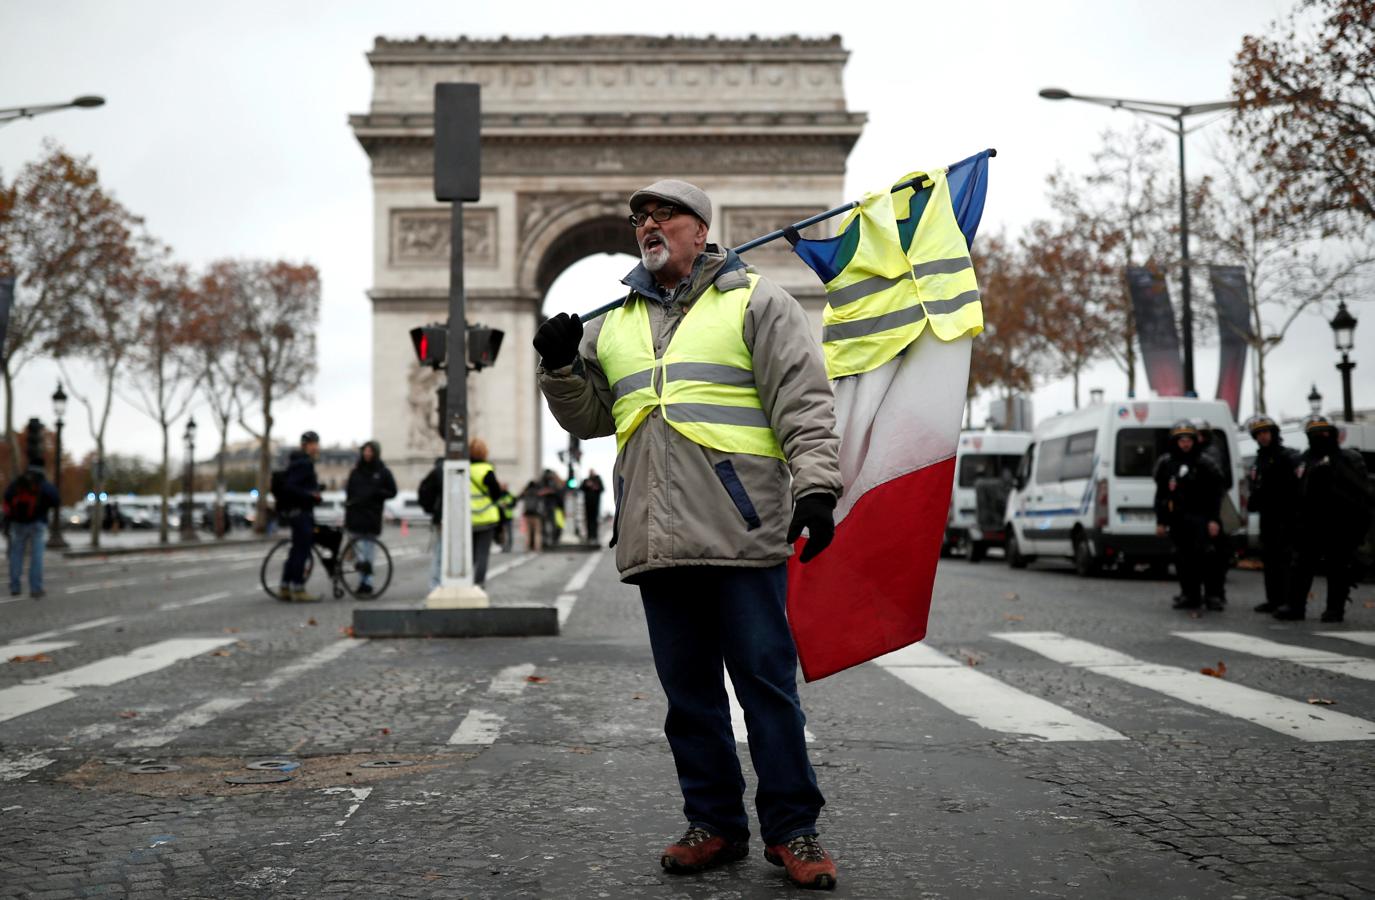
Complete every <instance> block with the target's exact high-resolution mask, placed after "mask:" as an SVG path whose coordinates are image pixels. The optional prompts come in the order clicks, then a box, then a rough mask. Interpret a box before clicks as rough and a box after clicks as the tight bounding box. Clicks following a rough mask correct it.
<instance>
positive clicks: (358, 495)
mask: <svg viewBox="0 0 1375 900" xmlns="http://www.w3.org/2000/svg"><path fill="white" fill-rule="evenodd" d="M395 496H396V479H395V478H393V477H392V474H391V469H388V468H387V467H386V466H385V465H383V464H382V447H381V445H380V444H378V443H377V442H376V441H368V442H367V443H365V444H364V445H363V447H362V449H361V450H359V451H358V462H357V464H356V465H354V467H353V471H352V472H350V473H349V481H348V486H347V487H346V488H345V491H344V527H345V528H346V529H348V532H349V534H350V535H352V536H353V539H354V547H355V548H357V551H358V560H359V562H361V563H364V564H365V565H364V566H362V567H360V569H359V578H358V590H357V592H356V593H357V594H358V595H359V596H364V597H365V596H368V595H370V594H372V562H373V559H374V557H375V554H376V551H377V545H376V543H374V542H373V541H372V540H371V538H375V537H377V536H378V535H379V534H381V533H382V512H383V508H384V505H385V504H386V502H387V501H388V500H390V499H391V498H392V497H395Z"/></svg>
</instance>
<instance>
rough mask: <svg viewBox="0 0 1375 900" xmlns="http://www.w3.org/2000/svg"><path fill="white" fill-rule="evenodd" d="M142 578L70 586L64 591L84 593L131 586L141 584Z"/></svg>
mask: <svg viewBox="0 0 1375 900" xmlns="http://www.w3.org/2000/svg"><path fill="white" fill-rule="evenodd" d="M141 581H143V579H141V578H126V579H124V580H123V581H102V582H100V583H98V584H83V585H79V586H77V587H69V588H67V589H66V590H65V591H63V592H62V593H64V594H84V593H86V592H87V591H106V590H110V589H111V588H120V587H130V586H132V585H135V584H139V583H140V582H141Z"/></svg>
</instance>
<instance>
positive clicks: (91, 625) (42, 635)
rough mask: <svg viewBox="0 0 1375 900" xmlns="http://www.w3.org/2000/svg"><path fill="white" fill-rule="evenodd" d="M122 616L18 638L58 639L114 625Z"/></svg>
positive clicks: (78, 623)
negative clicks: (76, 632)
mask: <svg viewBox="0 0 1375 900" xmlns="http://www.w3.org/2000/svg"><path fill="white" fill-rule="evenodd" d="M120 618H121V617H120V616H103V617H101V618H99V619H88V620H87V621H85V622H77V623H76V624H75V625H65V626H63V627H62V628H54V629H53V630H52V631H42V632H39V633H38V634H31V635H29V636H28V637H22V638H17V640H20V641H46V640H47V639H48V638H53V637H57V636H58V635H59V634H71V633H72V632H73V631H86V630H88V629H91V628H99V627H100V626H102V625H113V624H114V623H116V622H118V621H119V620H120Z"/></svg>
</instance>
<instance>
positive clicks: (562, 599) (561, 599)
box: [554, 594, 578, 628]
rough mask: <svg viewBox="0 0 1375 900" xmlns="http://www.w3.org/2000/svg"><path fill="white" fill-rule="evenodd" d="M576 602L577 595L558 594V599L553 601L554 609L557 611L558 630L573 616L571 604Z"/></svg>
mask: <svg viewBox="0 0 1375 900" xmlns="http://www.w3.org/2000/svg"><path fill="white" fill-rule="evenodd" d="M577 602H578V595H577V594H559V596H558V599H556V600H555V601H554V608H555V609H557V610H558V611H559V628H563V623H564V622H567V621H568V617H569V616H571V615H572V614H573V604H575V603H577Z"/></svg>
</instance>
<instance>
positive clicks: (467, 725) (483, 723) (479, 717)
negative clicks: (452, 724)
mask: <svg viewBox="0 0 1375 900" xmlns="http://www.w3.org/2000/svg"><path fill="white" fill-rule="evenodd" d="M505 722H506V717H505V716H501V715H498V714H497V713H494V712H488V711H487V710H485V709H470V710H468V715H466V716H464V717H463V721H462V722H460V723H459V725H458V728H457V729H455V730H454V733H453V734H452V735H450V736H449V743H450V744H477V745H488V744H493V743H495V742H496V739H497V738H499V737H501V726H502V725H503V724H505Z"/></svg>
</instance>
